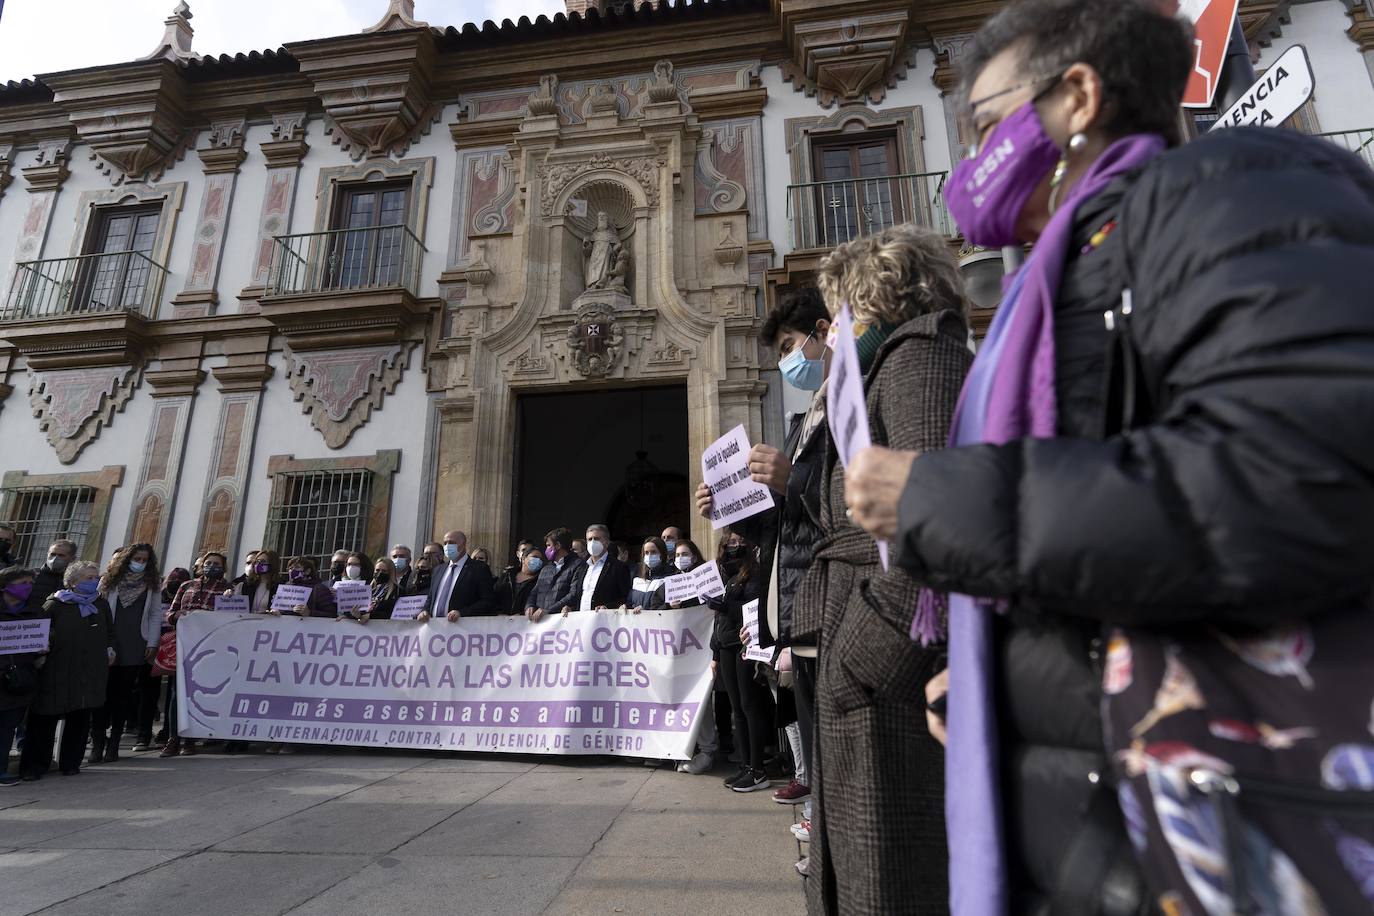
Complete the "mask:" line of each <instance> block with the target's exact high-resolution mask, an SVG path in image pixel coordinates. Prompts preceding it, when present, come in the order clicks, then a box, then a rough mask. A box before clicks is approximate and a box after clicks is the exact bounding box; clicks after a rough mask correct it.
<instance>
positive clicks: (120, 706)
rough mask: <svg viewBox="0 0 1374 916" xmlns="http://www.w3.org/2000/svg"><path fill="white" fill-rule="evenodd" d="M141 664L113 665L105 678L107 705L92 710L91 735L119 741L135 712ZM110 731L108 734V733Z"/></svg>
mask: <svg viewBox="0 0 1374 916" xmlns="http://www.w3.org/2000/svg"><path fill="white" fill-rule="evenodd" d="M139 667H140V666H139V665H111V666H110V669H109V674H108V675H106V680H105V705H104V706H98V707H96V708H95V709H94V710H92V711H91V737H92V738H94V739H97V740H103V739H105V738H106V737H108V738H109V740H111V741H113V742H115V744H118V743H119V739H120V737H121V736H123V734H124V726H125V724H126V723H127V722H128V721H129V718H130V717H131V715H132V714H133V709H132V706H133V699H134V684H135V683H137V681H138V672H139ZM107 732H108V733H109V734H108V736H107V735H106V733H107Z"/></svg>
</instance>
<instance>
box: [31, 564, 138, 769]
mask: <svg viewBox="0 0 1374 916" xmlns="http://www.w3.org/2000/svg"><path fill="white" fill-rule="evenodd" d="M62 584H63V586H64V587H63V588H61V589H59V590H58V591H57V592H56V594H54V595H53V596H52V597H51V598H49V599H48V600H47V601H46V602H44V604H43V616H45V617H47V618H48V620H49V621H51V623H50V629H49V630H48V655H47V658H46V660H45V661H44V663H43V667H42V668H41V669H39V673H38V693H37V694H36V695H35V696H34V698H33V704H32V705H31V706H30V707H29V722H28V727H27V730H26V732H25V735H24V752H23V754H22V755H21V756H20V758H19V775H20V777H21V778H22V779H23V780H24V781H25V782H32V781H33V780H35V779H41V778H42V777H43V774H45V773H46V772H47V771H48V768H49V767H51V766H52V749H53V739H54V738H55V736H56V734H57V723H58V722H65V725H64V726H63V729H62V746H61V748H59V750H58V754H57V768H58V770H59V771H61V773H62V775H63V776H75V775H76V774H77V773H78V772H80V770H81V756H82V753H83V752H84V751H85V750H86V736H87V734H88V733H89V729H90V727H91V712H92V711H93V710H95V709H99V708H100V707H102V706H104V705H105V686H106V679H107V671H108V669H109V666H110V665H113V664H114V660H115V640H114V626H113V620H112V619H111V617H110V605H109V603H108V602H106V600H105V598H104V597H103V596H102V595H101V594H100V567H98V566H96V565H95V564H94V563H87V562H80V563H72V564H70V565H68V566H67V568H66V570H65V571H64V573H63V576H62Z"/></svg>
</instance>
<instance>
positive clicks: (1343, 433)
mask: <svg viewBox="0 0 1374 916" xmlns="http://www.w3.org/2000/svg"><path fill="white" fill-rule="evenodd" d="M1112 218H1119V220H1120V224H1119V227H1118V228H1117V229H1116V230H1115V231H1114V232H1113V233H1112V234H1111V235H1109V236H1108V239H1107V242H1106V243H1105V244H1103V245H1102V247H1101V248H1098V249H1097V250H1091V249H1090V248H1088V247H1085V246H1086V242H1087V239H1088V238H1089V237H1090V236H1091V235H1092V234H1093V233H1094V232H1096V230H1097V229H1098V228H1100V227H1102V226H1103V225H1104V224H1106V223H1107V222H1108V221H1109V220H1110V219H1112ZM1371 263H1374V174H1372V173H1371V172H1370V170H1369V169H1368V167H1367V166H1364V165H1363V164H1361V163H1360V162H1358V161H1357V160H1356V159H1355V158H1354V157H1352V156H1349V155H1348V154H1346V153H1344V152H1342V151H1340V150H1338V149H1336V148H1335V147H1334V146H1331V145H1329V144H1327V143H1325V142H1324V141H1322V140H1317V139H1310V138H1303V137H1300V136H1298V135H1296V134H1292V133H1289V132H1287V131H1280V130H1273V129H1268V128H1257V129H1245V128H1240V129H1233V130H1227V131H1223V132H1219V133H1218V134H1214V135H1208V136H1207V137H1205V138H1203V139H1201V140H1198V141H1196V142H1194V143H1190V144H1188V145H1186V146H1184V147H1182V148H1180V149H1177V150H1174V151H1171V152H1170V153H1168V154H1166V155H1165V156H1163V157H1161V158H1160V159H1158V160H1156V161H1155V162H1153V163H1151V164H1150V165H1149V166H1147V167H1146V168H1145V169H1144V170H1142V172H1141V173H1139V174H1138V175H1136V176H1127V177H1124V178H1123V179H1120V180H1118V181H1117V182H1116V183H1114V184H1113V185H1112V186H1111V187H1110V188H1108V189H1107V191H1105V192H1103V193H1102V194H1101V195H1099V196H1098V198H1096V199H1094V200H1092V201H1089V202H1087V203H1085V204H1084V205H1083V206H1082V207H1081V208H1080V211H1079V214H1078V219H1077V221H1076V236H1075V240H1074V244H1072V245H1071V246H1070V256H1069V260H1068V262H1067V264H1066V266H1065V272H1064V276H1063V280H1062V283H1061V289H1060V294H1059V297H1058V301H1057V302H1056V310H1055V324H1056V327H1055V343H1056V372H1057V375H1058V379H1057V394H1058V405H1059V421H1060V433H1061V435H1060V437H1058V438H1055V439H1047V440H1029V439H1026V440H1019V441H1014V442H1009V443H1007V444H1005V445H1000V446H991V445H979V446H969V447H961V448H957V449H949V450H946V451H942V452H932V453H928V454H926V455H923V456H921V457H920V458H918V459H917V461H916V462H915V464H914V466H913V470H912V474H911V477H910V479H909V481H908V484H907V487H906V490H905V492H904V494H903V497H902V501H901V506H900V534H899V539H898V543H897V547H898V562H900V563H901V564H902V565H903V566H905V567H906V568H907V569H909V570H911V571H912V573H913V575H915V576H917V577H919V578H922V579H923V580H924V581H926V582H928V583H930V584H932V585H934V586H936V587H939V588H942V589H947V590H950V591H957V592H962V593H966V594H972V595H980V596H990V597H1010V598H1012V599H1013V601H1014V607H1013V610H1012V612H1011V613H1010V614H1008V615H1007V616H1006V617H1005V618H1003V619H1002V620H1000V621H999V623H998V627H999V631H1000V640H999V645H998V647H997V655H996V658H997V661H998V669H999V672H998V673H999V676H1000V678H1001V683H1000V685H999V687H1000V690H999V696H1000V699H1001V704H1002V713H1001V716H1000V719H1001V721H1002V722H1003V723H1004V726H1005V731H1006V734H1005V735H1004V744H1003V748H1002V754H1001V759H1002V760H1003V761H1004V762H1005V765H1006V772H1005V779H1004V786H1005V789H1006V793H1007V794H1006V798H1005V804H1004V810H1005V813H1006V818H1007V838H1008V842H1009V844H1010V860H1011V861H1010V864H1011V866H1012V868H1013V878H1014V880H1018V882H1019V884H1020V887H1019V888H1013V889H1012V893H1011V895H1010V898H1011V899H1012V900H1013V901H1016V902H1017V905H1018V907H1021V906H1023V905H1024V907H1025V908H1026V909H1033V908H1034V907H1035V905H1036V904H1037V902H1038V901H1039V899H1040V897H1041V895H1043V894H1045V893H1046V892H1047V891H1049V890H1050V889H1051V888H1053V887H1055V884H1056V876H1057V874H1058V870H1059V869H1058V866H1059V864H1060V859H1061V857H1062V855H1063V852H1064V850H1066V849H1067V848H1068V847H1069V843H1070V842H1071V841H1072V839H1073V838H1074V837H1075V836H1076V835H1077V833H1078V829H1079V818H1080V812H1081V811H1082V810H1083V806H1084V803H1085V799H1086V798H1087V797H1088V795H1089V794H1090V789H1089V788H1088V785H1089V779H1088V776H1089V773H1091V772H1098V773H1101V772H1104V771H1103V769H1102V766H1103V763H1104V759H1103V747H1104V741H1103V735H1102V727H1101V724H1100V721H1099V716H1100V711H1099V706H1100V699H1101V689H1100V686H1099V681H1098V673H1097V663H1098V658H1097V649H1098V642H1097V639H1098V637H1099V636H1100V634H1101V631H1102V624H1103V623H1104V622H1105V623H1108V624H1116V625H1123V626H1135V627H1141V628H1146V629H1151V630H1153V631H1154V632H1163V631H1164V630H1165V628H1170V627H1178V626H1186V625H1190V624H1197V625H1212V624H1216V625H1223V626H1247V627H1260V626H1267V625H1273V624H1275V623H1278V622H1281V621H1283V620H1286V619H1289V620H1291V619H1293V618H1295V617H1304V616H1306V615H1312V614H1317V613H1320V612H1322V611H1324V610H1330V609H1335V608H1341V607H1349V606H1351V605H1354V604H1358V603H1360V602H1366V603H1367V602H1368V599H1369V596H1370V593H1371V587H1374V564H1371V563H1370V562H1369V558H1368V550H1369V544H1370V543H1374V426H1371V425H1370V424H1369V423H1367V422H1364V418H1368V417H1371V416H1374V308H1371V306H1370V303H1371V300H1370V292H1369V290H1370V283H1369V280H1368V276H1367V270H1368V265H1369V264H1371ZM1128 287H1129V288H1130V290H1131V295H1130V304H1131V309H1130V314H1129V316H1125V315H1123V314H1122V313H1121V310H1120V304H1121V302H1122V301H1123V296H1122V292H1123V290H1125V289H1127V288H1128ZM1113 309H1116V310H1117V313H1116V314H1115V316H1114V320H1113V324H1114V329H1113V330H1112V331H1111V332H1109V331H1108V330H1107V328H1106V326H1105V322H1104V320H1103V313H1104V312H1107V311H1109V310H1113ZM1123 319H1124V320H1123ZM1133 421H1134V422H1133Z"/></svg>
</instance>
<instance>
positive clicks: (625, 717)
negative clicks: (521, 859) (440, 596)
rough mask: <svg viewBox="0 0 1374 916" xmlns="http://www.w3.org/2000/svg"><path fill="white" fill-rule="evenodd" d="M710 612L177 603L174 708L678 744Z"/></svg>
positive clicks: (185, 726)
mask: <svg viewBox="0 0 1374 916" xmlns="http://www.w3.org/2000/svg"><path fill="white" fill-rule="evenodd" d="M712 619H713V615H712V612H711V611H710V609H709V608H684V609H682V610H674V611H664V612H653V611H650V612H645V613H643V614H635V615H627V614H619V613H616V612H583V613H576V614H569V615H568V616H567V617H562V616H554V617H550V618H547V619H545V620H542V621H540V622H538V623H531V622H530V621H528V620H526V619H525V618H524V617H472V618H464V619H463V620H461V621H458V622H456V623H449V622H448V621H446V620H437V621H432V622H430V623H425V624H420V623H414V622H409V621H391V620H381V621H377V620H374V621H372V622H371V623H369V624H367V625H366V626H364V625H362V624H354V623H349V622H342V623H341V622H339V621H336V620H332V619H328V618H323V619H320V618H308V617H307V618H291V617H258V616H253V617H237V616H230V615H228V614H188V615H187V616H186V617H184V618H183V619H182V620H181V621H180V623H179V624H178V625H177V702H178V706H177V722H178V726H179V728H180V729H181V735H182V736H183V737H187V738H209V739H214V738H219V739H225V738H232V739H236V740H240V741H271V742H296V743H306V744H337V745H348V746H363V747H407V748H430V749H435V750H454V751H495V752H506V753H522V754H612V755H618V756H629V757H652V758H670V759H674V760H685V759H687V758H688V757H689V756H690V755H691V750H692V747H693V743H694V742H695V740H696V733H697V728H698V725H699V721H700V719H699V713H700V710H701V705H702V703H703V702H705V701H707V699H708V697H709V695H710V689H711V648H710V646H711V627H712Z"/></svg>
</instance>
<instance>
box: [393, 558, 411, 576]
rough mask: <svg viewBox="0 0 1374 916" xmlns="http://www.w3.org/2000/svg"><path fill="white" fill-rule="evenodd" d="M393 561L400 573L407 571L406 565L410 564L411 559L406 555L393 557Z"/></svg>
mask: <svg viewBox="0 0 1374 916" xmlns="http://www.w3.org/2000/svg"><path fill="white" fill-rule="evenodd" d="M391 562H392V563H394V564H395V566H396V571H397V572H398V573H403V572H405V571H406V567H407V566H409V565H410V560H409V559H408V558H406V557H392V558H391Z"/></svg>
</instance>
